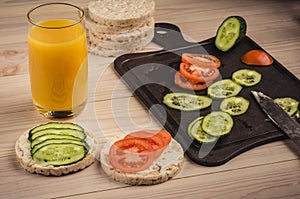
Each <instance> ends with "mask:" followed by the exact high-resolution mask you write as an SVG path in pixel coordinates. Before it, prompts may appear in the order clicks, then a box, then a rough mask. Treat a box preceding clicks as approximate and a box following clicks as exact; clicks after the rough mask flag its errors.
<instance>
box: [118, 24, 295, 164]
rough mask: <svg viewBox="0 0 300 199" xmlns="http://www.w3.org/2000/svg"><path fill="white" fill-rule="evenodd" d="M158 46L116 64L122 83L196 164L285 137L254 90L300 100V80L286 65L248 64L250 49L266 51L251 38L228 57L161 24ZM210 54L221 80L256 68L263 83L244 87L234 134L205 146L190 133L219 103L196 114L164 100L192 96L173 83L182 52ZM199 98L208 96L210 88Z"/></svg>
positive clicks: (216, 161)
mask: <svg viewBox="0 0 300 199" xmlns="http://www.w3.org/2000/svg"><path fill="white" fill-rule="evenodd" d="M153 42H155V43H157V44H159V45H161V46H162V47H163V48H164V50H161V51H156V52H147V53H137V54H125V55H122V56H120V57H118V58H117V59H116V60H115V61H114V67H115V70H116V71H117V72H118V73H119V75H120V76H121V78H122V80H123V81H124V82H125V83H126V84H127V86H128V87H129V88H130V89H131V90H132V92H134V93H135V94H136V95H137V96H138V98H139V99H140V101H141V102H142V103H143V104H144V105H145V106H146V107H147V108H148V109H150V110H151V112H152V114H153V115H154V116H155V117H156V119H157V121H159V122H161V123H162V125H163V126H164V127H165V128H166V129H167V130H168V131H169V132H170V133H171V134H172V136H173V137H174V138H175V139H176V140H177V141H178V142H179V143H180V144H181V145H182V147H183V149H184V150H185V153H186V154H187V156H188V157H189V158H190V159H191V160H193V161H194V162H196V163H198V164H201V165H206V166H217V165H221V164H224V163H226V162H227V161H228V160H230V159H232V158H233V157H235V156H237V155H238V154H240V153H242V152H244V151H246V150H249V149H251V148H253V147H256V146H259V145H262V144H265V143H269V142H272V141H276V140H282V139H286V138H287V137H286V136H285V134H283V133H282V132H281V131H280V130H279V129H278V128H277V127H276V126H275V125H274V124H273V123H272V122H270V121H268V120H267V116H266V115H265V114H264V113H263V112H262V110H261V109H260V107H259V105H258V104H257V102H256V101H255V99H254V98H253V96H252V95H251V93H250V91H251V90H256V91H262V92H263V93H265V94H267V95H269V96H270V97H272V98H277V97H286V96H288V97H293V98H295V99H297V100H298V101H299V100H300V81H299V79H297V78H296V77H295V76H294V75H292V74H291V73H290V72H289V71H288V70H287V69H286V68H285V67H283V66H282V65H281V64H280V63H279V62H277V61H276V60H275V59H274V63H273V64H272V65H271V66H269V67H253V66H247V65H245V64H243V63H242V62H241V61H240V57H241V56H242V55H243V54H244V53H245V52H247V51H248V50H251V49H261V50H263V49H262V48H261V47H260V46H259V45H258V44H256V43H255V42H254V41H253V40H251V39H250V38H249V37H245V38H244V39H243V40H242V41H241V42H240V43H239V44H237V45H236V46H235V47H234V48H232V49H231V50H230V51H228V52H226V53H224V52H221V51H219V50H218V49H216V47H215V46H214V38H211V39H208V40H205V41H203V42H197V43H191V42H187V41H185V40H184V37H183V36H182V34H181V32H180V29H179V28H178V27H177V26H175V25H173V24H167V23H157V24H156V27H155V36H154V39H153ZM185 52H189V53H209V54H212V55H215V56H217V57H218V58H219V59H220V60H221V62H222V66H221V68H220V73H221V76H220V79H226V78H231V75H232V73H233V72H234V71H236V70H238V69H242V68H248V69H254V70H257V71H258V72H260V73H261V74H262V80H261V82H260V83H259V84H258V85H255V86H253V87H250V88H243V89H242V91H241V92H240V94H239V96H243V97H245V98H246V99H248V100H249V101H250V106H249V109H248V111H247V112H246V113H245V114H243V115H240V116H235V117H233V119H234V126H233V129H232V131H231V133H230V134H229V135H227V136H224V137H222V138H220V139H219V140H218V142H217V143H216V144H215V145H214V144H210V145H208V144H203V145H201V144H200V143H199V142H197V141H193V140H192V139H191V138H190V137H189V136H188V135H187V128H188V125H189V123H190V122H192V121H193V120H194V119H195V118H197V117H199V116H200V115H201V116H202V115H206V114H208V113H209V112H211V111H212V110H218V105H219V103H220V101H218V100H213V103H212V106H211V107H209V108H207V109H204V110H201V111H192V112H181V111H178V110H173V109H170V108H168V107H166V106H165V105H164V104H163V103H162V98H163V96H164V95H165V94H167V93H170V92H185V93H193V91H189V90H185V89H181V88H179V87H177V86H176V85H175V84H174V83H173V82H174V73H175V71H176V70H178V68H179V64H180V61H181V55H182V53H185ZM196 94H199V95H206V94H207V93H206V90H204V91H197V92H196Z"/></svg>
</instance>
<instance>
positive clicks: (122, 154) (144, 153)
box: [109, 138, 155, 173]
mask: <svg viewBox="0 0 300 199" xmlns="http://www.w3.org/2000/svg"><path fill="white" fill-rule="evenodd" d="M154 159H155V157H154V153H153V148H152V146H151V144H150V143H148V142H147V141H146V140H145V139H141V138H132V139H122V140H119V141H116V142H115V143H114V144H113V145H112V146H111V148H110V150H109V161H110V163H111V165H112V166H113V167H114V168H116V169H117V170H119V171H121V172H126V173H136V172H139V171H143V170H145V169H147V168H149V167H150V166H151V164H152V163H153V161H154Z"/></svg>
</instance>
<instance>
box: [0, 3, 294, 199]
mask: <svg viewBox="0 0 300 199" xmlns="http://www.w3.org/2000/svg"><path fill="white" fill-rule="evenodd" d="M44 2H45V1H41V0H37V1H29V0H19V1H11V0H2V1H0V27H1V29H0V136H1V138H0V198H89V199H90V198H133V197H134V198H142V197H143V198H174V197H184V198H300V161H299V156H298V155H297V154H295V152H293V150H292V149H291V141H290V140H284V141H278V142H273V143H270V144H266V145H263V146H260V147H257V148H254V149H252V150H250V151H247V152H245V153H243V154H241V155H239V156H238V157H236V158H234V159H232V160H231V161H229V162H228V163H226V164H224V165H222V166H217V167H204V166H200V165H198V164H195V163H193V162H192V161H190V160H189V159H188V158H185V161H184V167H183V170H182V171H181V172H180V174H179V175H178V176H176V177H175V178H174V179H172V180H170V181H168V182H165V183H163V184H159V185H155V186H144V187H141V186H137V187H136V186H128V185H125V184H122V183H117V182H115V181H113V180H112V179H111V178H109V177H108V176H106V175H105V173H104V172H103V170H102V169H101V168H100V165H99V162H96V163H94V164H93V165H91V166H90V167H88V168H87V169H85V170H83V171H80V172H78V173H74V174H70V175H66V176H62V177H45V176H41V175H35V174H30V173H28V172H26V171H25V170H23V169H22V168H21V167H20V165H19V164H18V163H17V160H16V157H15V152H14V144H15V141H16V140H17V139H18V137H19V136H20V135H21V134H22V133H23V132H24V131H26V130H28V129H30V128H32V127H33V126H35V125H37V124H41V123H44V122H47V121H49V120H47V119H46V118H44V117H43V116H41V115H40V114H39V113H37V111H36V110H35V109H34V107H33V105H32V101H31V93H30V84H29V75H28V69H27V67H28V63H27V62H28V58H27V31H28V27H29V26H28V23H27V19H26V12H27V11H28V10H29V9H30V8H32V7H33V6H35V5H37V4H40V3H44ZM68 2H70V3H74V4H76V5H79V6H82V7H85V6H86V5H87V3H88V1H86V0H84V1H82V0H70V1H68ZM155 2H156V9H155V15H154V17H155V21H156V22H168V23H174V24H176V25H177V26H179V27H180V29H181V31H182V32H183V33H184V35H185V37H186V39H188V40H193V41H201V40H205V39H208V38H210V37H212V36H214V35H215V33H216V30H217V28H218V26H219V25H220V23H221V22H222V21H223V20H224V18H226V17H227V16H230V15H241V16H243V17H244V18H245V19H246V20H247V24H248V32H247V35H248V36H250V37H251V38H252V39H253V40H254V41H255V42H257V43H258V44H259V45H260V46H261V47H262V48H264V49H265V50H266V51H267V52H268V53H270V54H271V55H272V56H273V57H274V58H275V59H277V60H278V61H279V62H280V63H281V64H282V65H284V66H285V67H286V68H287V69H288V70H289V71H291V72H292V73H293V74H294V75H295V76H296V77H297V78H298V79H299V78H300V56H299V53H300V24H299V23H300V14H299V13H300V3H299V1H292V0H285V1H280V0H263V1H260V0H253V1H248V0H214V1H212V0H185V1H182V0H155ZM159 49H160V47H159V46H157V45H155V44H153V43H152V44H150V45H149V46H147V48H146V49H144V50H145V51H154V50H159ZM113 60H114V58H103V57H97V56H94V55H89V100H88V103H87V106H86V108H85V110H84V111H83V113H82V114H80V115H79V116H78V117H76V118H73V119H70V121H74V122H77V123H79V124H81V125H82V126H83V127H84V128H86V129H87V130H88V131H91V132H93V133H94V134H95V135H96V137H97V141H98V143H100V145H101V144H103V143H105V142H106V141H107V140H109V139H110V138H112V137H114V136H118V135H122V133H124V132H129V131H131V130H135V129H139V128H159V127H160V125H159V123H158V122H156V121H155V119H154V118H152V117H151V114H149V112H148V110H147V109H146V108H145V107H144V106H143V105H142V104H141V103H140V102H139V101H138V99H137V98H136V97H135V96H134V95H133V94H132V93H131V92H130V91H129V90H128V89H127V87H126V85H124V83H123V82H122V81H121V80H120V77H119V76H118V75H117V73H116V72H115V71H114V70H113V67H112V65H111V63H112V62H113ZM278 83H280V82H278ZM299 95H300V93H299Z"/></svg>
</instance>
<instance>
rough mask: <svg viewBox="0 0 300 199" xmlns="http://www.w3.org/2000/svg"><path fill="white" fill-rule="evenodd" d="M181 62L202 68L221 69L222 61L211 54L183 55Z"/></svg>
mask: <svg viewBox="0 0 300 199" xmlns="http://www.w3.org/2000/svg"><path fill="white" fill-rule="evenodd" d="M181 60H182V62H185V63H188V64H191V65H196V66H201V67H215V68H219V67H220V66H221V61H220V60H219V59H218V58H217V57H215V56H213V55H209V54H192V53H183V54H182V58H181Z"/></svg>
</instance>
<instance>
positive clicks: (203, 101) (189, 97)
mask: <svg viewBox="0 0 300 199" xmlns="http://www.w3.org/2000/svg"><path fill="white" fill-rule="evenodd" d="M163 103H164V104H165V105H167V106H168V107H170V108H173V109H177V110H183V111H194V110H200V109H204V108H207V107H209V106H210V105H211V103H212V99H210V98H209V97H207V96H200V95H193V94H188V93H168V94H166V95H165V96H164V98H163Z"/></svg>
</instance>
